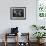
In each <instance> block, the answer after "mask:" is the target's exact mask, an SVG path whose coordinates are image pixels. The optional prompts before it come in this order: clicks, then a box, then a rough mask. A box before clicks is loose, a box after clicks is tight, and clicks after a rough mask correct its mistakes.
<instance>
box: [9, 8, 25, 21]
mask: <svg viewBox="0 0 46 46" xmlns="http://www.w3.org/2000/svg"><path fill="white" fill-rule="evenodd" d="M10 19H11V20H24V19H26V7H11V8H10Z"/></svg>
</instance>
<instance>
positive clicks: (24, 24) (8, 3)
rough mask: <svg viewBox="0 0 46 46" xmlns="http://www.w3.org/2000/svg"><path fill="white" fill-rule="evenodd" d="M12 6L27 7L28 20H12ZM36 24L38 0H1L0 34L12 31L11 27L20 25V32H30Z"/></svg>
mask: <svg viewBox="0 0 46 46" xmlns="http://www.w3.org/2000/svg"><path fill="white" fill-rule="evenodd" d="M10 7H26V20H10ZM32 24H36V0H0V34H3V33H5V32H10V30H7V29H9V28H11V27H16V26H17V27H19V32H29V33H30V36H32V32H33V31H32V29H31V25H32Z"/></svg>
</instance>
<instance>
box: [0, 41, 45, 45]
mask: <svg viewBox="0 0 46 46" xmlns="http://www.w3.org/2000/svg"><path fill="white" fill-rule="evenodd" d="M30 44H31V45H30V46H37V43H34V42H32V43H30ZM0 46H4V43H1V42H0ZM8 46H15V42H14V43H12V42H10V43H8ZM42 46H46V43H44V45H42Z"/></svg>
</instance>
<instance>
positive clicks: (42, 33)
mask: <svg viewBox="0 0 46 46" xmlns="http://www.w3.org/2000/svg"><path fill="white" fill-rule="evenodd" d="M45 34H46V33H45V32H35V33H34V34H33V35H34V36H35V37H36V38H37V41H38V42H39V43H41V41H40V40H41V39H42V38H45V37H44V36H46V35H45Z"/></svg>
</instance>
